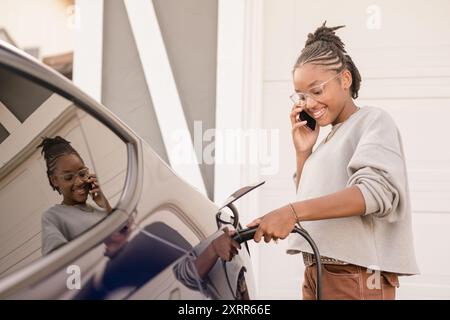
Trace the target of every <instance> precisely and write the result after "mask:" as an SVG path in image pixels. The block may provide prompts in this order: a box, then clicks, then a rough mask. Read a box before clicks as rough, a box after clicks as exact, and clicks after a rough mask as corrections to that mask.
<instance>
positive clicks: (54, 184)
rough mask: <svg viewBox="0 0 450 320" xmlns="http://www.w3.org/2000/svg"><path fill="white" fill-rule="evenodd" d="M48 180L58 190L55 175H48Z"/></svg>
mask: <svg viewBox="0 0 450 320" xmlns="http://www.w3.org/2000/svg"><path fill="white" fill-rule="evenodd" d="M50 181H51V182H52V185H53V186H54V187H55V188H56V189H57V190H58V192H59V186H58V179H56V177H55V176H53V175H51V176H50Z"/></svg>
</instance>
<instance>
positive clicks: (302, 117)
mask: <svg viewBox="0 0 450 320" xmlns="http://www.w3.org/2000/svg"><path fill="white" fill-rule="evenodd" d="M297 121H298V122H300V121H307V123H306V125H307V126H308V127H309V128H310V129H311V130H315V129H316V120H315V119H314V118H313V117H311V116H310V115H309V114H308V113H307V112H306V111H304V110H303V111H302V112H300V113H299V114H298V115H297Z"/></svg>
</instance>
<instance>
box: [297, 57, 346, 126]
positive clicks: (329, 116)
mask: <svg viewBox="0 0 450 320" xmlns="http://www.w3.org/2000/svg"><path fill="white" fill-rule="evenodd" d="M347 73H349V72H348V71H344V72H343V73H342V74H337V73H336V72H335V71H333V70H327V69H325V68H324V67H323V66H320V65H314V64H305V65H303V66H301V67H298V68H296V69H295V70H294V88H295V91H296V92H300V93H306V94H307V97H308V98H307V99H306V105H305V107H304V108H305V111H306V112H307V113H308V114H309V115H310V116H311V117H313V118H314V119H315V120H316V121H317V124H318V125H319V126H321V127H323V126H327V125H329V124H334V123H337V122H339V121H338V120H339V119H338V117H339V115H340V114H341V112H342V110H343V108H344V106H345V103H346V101H347V100H348V99H349V92H348V87H349V86H348V84H347V81H348V79H347V77H348V74H347ZM346 88H347V89H346ZM314 97H316V98H314Z"/></svg>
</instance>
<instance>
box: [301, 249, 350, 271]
mask: <svg viewBox="0 0 450 320" xmlns="http://www.w3.org/2000/svg"><path fill="white" fill-rule="evenodd" d="M302 254H303V263H304V264H305V267H309V266H311V265H313V264H315V263H316V256H315V255H313V254H312V253H308V252H302ZM320 262H321V263H322V264H341V265H346V264H349V263H347V262H345V261H342V260H338V259H334V258H328V257H324V256H320Z"/></svg>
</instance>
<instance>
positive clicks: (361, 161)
mask: <svg viewBox="0 0 450 320" xmlns="http://www.w3.org/2000/svg"><path fill="white" fill-rule="evenodd" d="M353 185H355V186H357V187H359V189H360V190H361V192H362V194H363V196H364V200H365V204H366V212H365V214H364V215H363V216H353V217H346V218H337V219H327V220H320V221H308V222H303V223H302V225H303V227H304V228H305V229H306V230H307V231H308V232H309V233H310V234H311V236H312V238H313V239H314V241H316V243H317V245H318V248H319V250H320V253H321V255H323V256H327V257H331V258H336V259H339V260H343V261H346V262H349V263H352V264H356V265H360V266H364V267H368V268H371V269H373V270H377V269H378V270H383V271H390V272H396V273H399V274H405V275H411V274H417V273H419V268H418V266H417V264H416V259H415V254H414V242H413V235H412V226H411V205H410V198H409V187H408V178H407V172H406V164H405V157H404V153H403V146H402V141H401V137H400V133H399V131H398V129H397V127H396V125H395V123H394V121H393V119H392V118H391V116H390V115H389V114H388V113H387V112H385V111H383V110H382V109H380V108H375V107H364V108H361V109H360V110H359V111H358V112H356V113H354V114H353V115H352V116H351V117H350V118H349V119H347V120H346V121H345V122H344V123H342V125H341V126H340V127H339V128H338V129H337V130H336V131H335V134H334V136H332V137H331V138H330V139H329V140H328V141H327V142H325V140H324V141H322V142H321V143H320V144H319V145H318V147H317V148H316V149H315V150H314V152H313V153H312V154H311V155H310V157H309V158H308V159H307V160H306V162H305V165H304V167H303V172H302V176H301V178H300V182H299V186H298V190H297V200H298V201H301V200H305V199H310V198H316V197H321V196H324V195H327V194H330V193H334V192H337V191H339V190H342V189H344V188H346V187H349V186H353ZM300 251H303V252H312V250H311V249H310V248H309V245H308V244H307V243H306V242H305V241H304V240H303V239H302V238H300V237H299V236H297V235H295V234H293V235H291V236H290V238H289V248H288V250H287V252H288V253H290V254H295V253H299V252H300Z"/></svg>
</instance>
